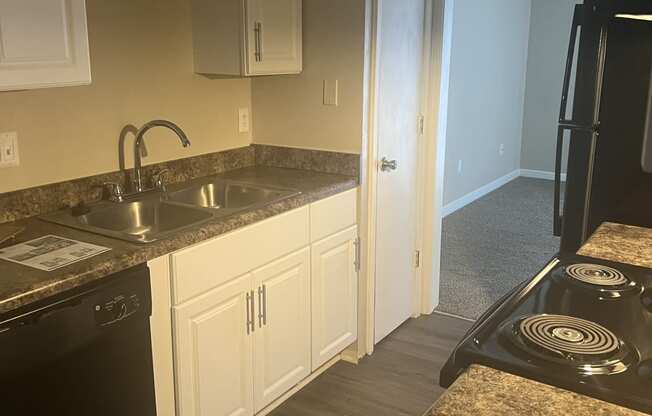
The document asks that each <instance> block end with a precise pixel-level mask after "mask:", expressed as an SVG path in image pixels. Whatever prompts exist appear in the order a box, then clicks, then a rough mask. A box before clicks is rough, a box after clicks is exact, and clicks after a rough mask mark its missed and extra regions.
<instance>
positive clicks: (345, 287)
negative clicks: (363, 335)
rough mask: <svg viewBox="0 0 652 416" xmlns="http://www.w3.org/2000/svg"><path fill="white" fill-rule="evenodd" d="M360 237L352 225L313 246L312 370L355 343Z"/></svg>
mask: <svg viewBox="0 0 652 416" xmlns="http://www.w3.org/2000/svg"><path fill="white" fill-rule="evenodd" d="M357 234H358V233H357V227H356V226H353V227H351V228H349V229H346V230H344V231H341V232H339V233H337V234H334V235H332V236H330V237H326V238H324V239H323V240H320V241H318V242H316V243H314V244H313V245H312V249H311V251H312V276H311V282H312V298H311V300H312V369H313V371H314V370H315V369H317V368H319V367H320V366H322V365H323V364H324V363H325V362H327V361H328V360H330V359H331V358H333V357H334V356H335V355H337V354H338V353H340V352H341V351H342V350H344V349H345V348H346V347H348V346H349V345H350V344H351V343H353V342H354V341H355V340H356V336H357V314H356V309H357V308H356V305H357V285H358V278H357V272H356V270H355V259H356V247H355V242H356V239H357Z"/></svg>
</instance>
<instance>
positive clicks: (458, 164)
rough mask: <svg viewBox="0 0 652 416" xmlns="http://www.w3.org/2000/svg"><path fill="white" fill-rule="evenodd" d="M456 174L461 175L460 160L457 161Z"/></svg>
mask: <svg viewBox="0 0 652 416" xmlns="http://www.w3.org/2000/svg"><path fill="white" fill-rule="evenodd" d="M457 174H458V175H461V174H462V159H460V160H458V161H457Z"/></svg>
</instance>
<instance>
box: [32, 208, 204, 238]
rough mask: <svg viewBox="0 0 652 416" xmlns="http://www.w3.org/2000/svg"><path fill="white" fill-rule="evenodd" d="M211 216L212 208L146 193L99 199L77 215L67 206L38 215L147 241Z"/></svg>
mask: <svg viewBox="0 0 652 416" xmlns="http://www.w3.org/2000/svg"><path fill="white" fill-rule="evenodd" d="M213 217H214V215H213V214H212V213H211V212H207V211H205V210H202V209H198V208H195V207H190V206H185V205H180V204H171V203H168V202H165V201H162V200H161V199H160V197H156V198H152V197H149V198H143V199H138V200H133V201H127V202H122V203H112V202H102V203H99V204H97V205H93V206H91V211H90V212H88V213H86V214H83V215H79V216H73V215H72V213H71V212H70V210H66V211H59V212H56V213H54V214H49V215H45V216H43V217H41V218H42V219H44V220H46V221H50V222H55V223H57V224H61V225H66V226H69V227H73V228H77V229H80V230H84V231H90V232H94V233H97V234H102V235H106V236H109V237H115V238H119V239H122V240H127V241H133V242H138V243H150V242H152V241H156V240H159V239H161V238H164V237H165V236H167V235H169V234H171V233H174V232H177V231H180V230H182V229H184V228H187V227H191V226H193V225H198V224H200V223H202V222H205V221H208V220H210V219H212V218H213Z"/></svg>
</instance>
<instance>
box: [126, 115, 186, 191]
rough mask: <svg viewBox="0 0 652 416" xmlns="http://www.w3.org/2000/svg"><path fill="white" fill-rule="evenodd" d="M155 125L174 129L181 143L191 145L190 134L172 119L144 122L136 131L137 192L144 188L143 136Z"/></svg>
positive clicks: (135, 169) (135, 173)
mask: <svg viewBox="0 0 652 416" xmlns="http://www.w3.org/2000/svg"><path fill="white" fill-rule="evenodd" d="M154 127H165V128H168V129H170V130H172V131H173V132H174V133H175V134H176V135H177V137H179V140H180V141H181V145H183V147H188V146H190V140H188V136H186V133H184V132H183V130H181V127H179V126H177V125H176V124H174V123H173V122H171V121H168V120H152V121H149V122H147V123H145V124H143V126H142V127H141V128H140V129H139V130H138V132H137V133H136V140H135V141H134V191H135V192H142V191H143V189H144V187H143V180H142V175H141V172H140V170H141V165H142V161H141V159H140V146H141V145H142V143H143V136H144V135H145V133H146V132H147V131H148V130H150V129H151V128H154Z"/></svg>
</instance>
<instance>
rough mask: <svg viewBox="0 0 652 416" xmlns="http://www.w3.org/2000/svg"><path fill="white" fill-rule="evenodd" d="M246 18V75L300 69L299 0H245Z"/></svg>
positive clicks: (297, 71) (291, 72)
mask: <svg viewBox="0 0 652 416" xmlns="http://www.w3.org/2000/svg"><path fill="white" fill-rule="evenodd" d="M246 19H247V21H246V33H247V39H246V42H247V48H246V49H247V53H246V64H247V68H246V72H247V75H265V74H296V73H299V72H301V70H302V58H301V55H302V54H301V53H302V50H301V48H302V41H301V40H302V36H301V35H302V33H301V30H302V29H301V0H274V1H270V0H247V1H246Z"/></svg>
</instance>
